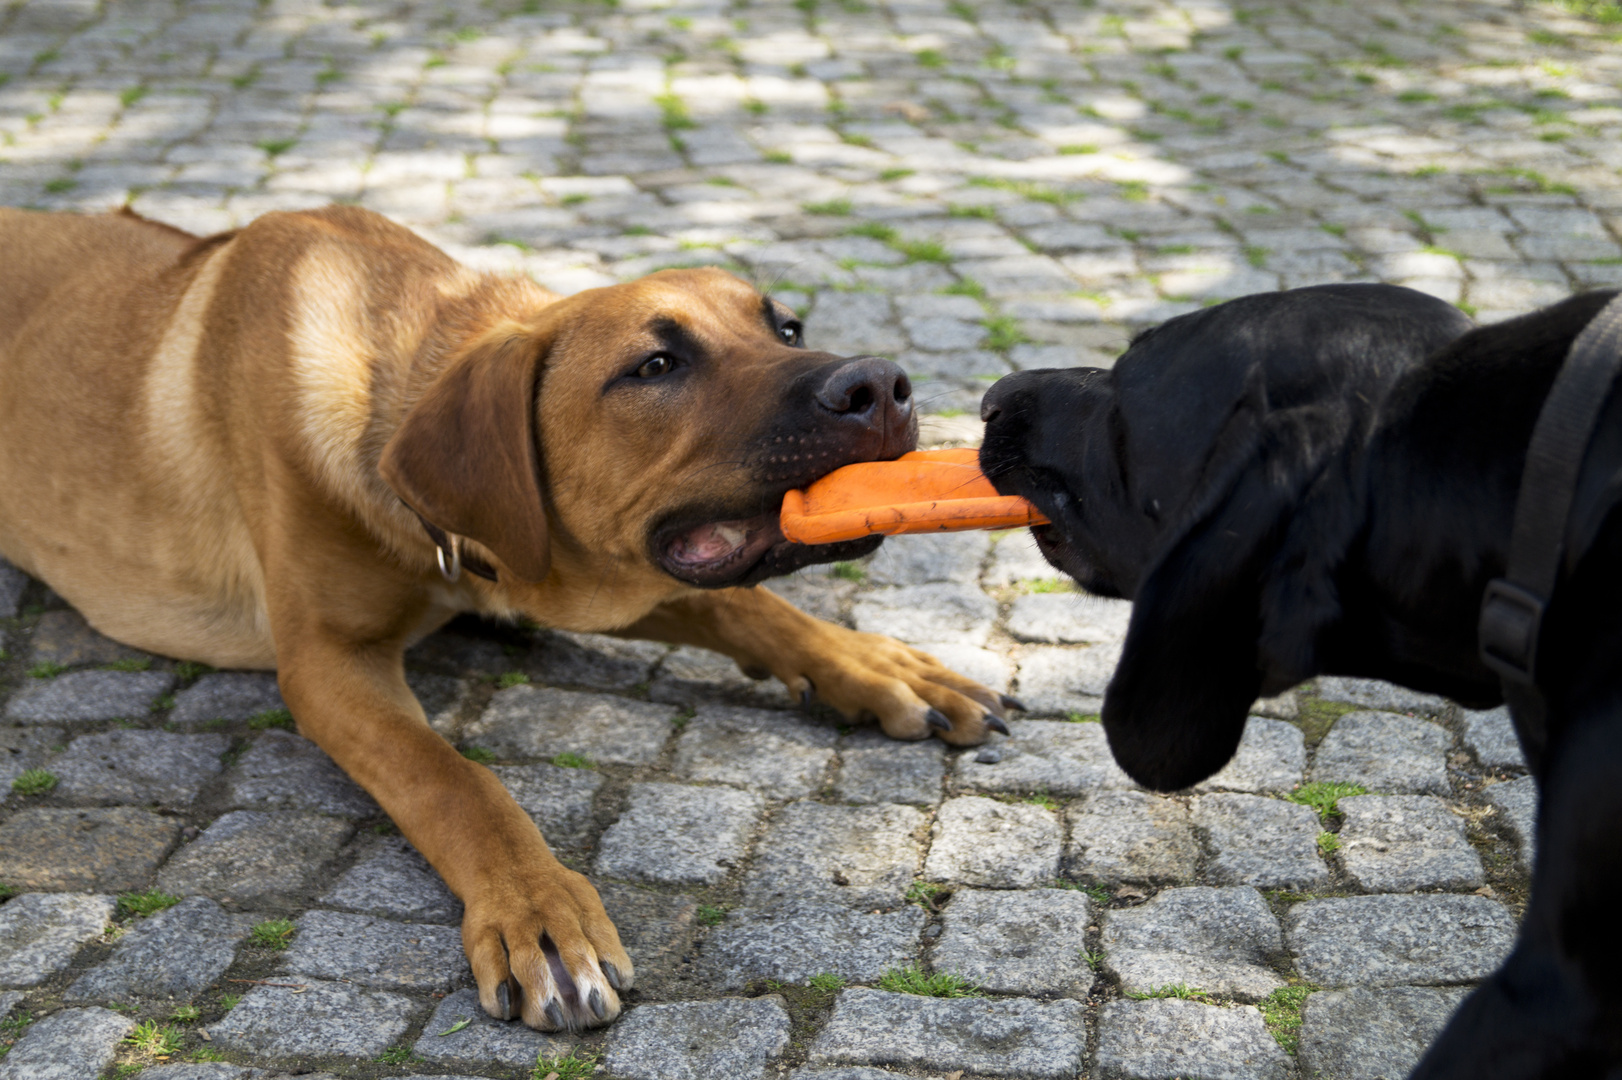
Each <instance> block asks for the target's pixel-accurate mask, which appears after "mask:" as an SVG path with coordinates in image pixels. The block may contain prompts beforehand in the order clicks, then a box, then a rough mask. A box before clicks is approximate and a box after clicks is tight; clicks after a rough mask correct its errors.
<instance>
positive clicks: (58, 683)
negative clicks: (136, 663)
mask: <svg viewBox="0 0 1622 1080" xmlns="http://www.w3.org/2000/svg"><path fill="white" fill-rule="evenodd" d="M174 684H175V677H174V676H173V675H171V674H170V673H169V672H167V671H70V672H68V673H67V674H66V675H58V676H57V677H56V678H54V679H44V680H40V681H37V682H36V684H35V685H33V686H28V687H25V688H24V689H23V690H22V691H21V692H20V693H18V694H16V695H14V696H13V697H12V699H11V700H10V701H8V702H7V703H6V716H7V718H8V719H11V720H22V721H24V722H28V723H42V722H43V723H72V722H75V721H84V720H118V719H120V718H128V719H135V718H140V717H144V716H146V715H147V713H148V712H149V711H151V706H152V704H153V702H155V701H157V699H158V697H159V696H160V695H162V694H166V693H168V692H169V690H170V688H171V687H173V686H174Z"/></svg>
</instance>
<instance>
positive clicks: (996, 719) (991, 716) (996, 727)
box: [986, 713, 1013, 735]
mask: <svg viewBox="0 0 1622 1080" xmlns="http://www.w3.org/2000/svg"><path fill="white" fill-rule="evenodd" d="M986 727H988V728H990V729H991V730H992V731H997V732H1001V733H1002V734H1004V735H1011V734H1013V733H1012V732H1010V731H1009V730H1008V725H1007V724H1005V723H1003V722H1002V717H1000V716H997V715H996V714H995V713H986Z"/></svg>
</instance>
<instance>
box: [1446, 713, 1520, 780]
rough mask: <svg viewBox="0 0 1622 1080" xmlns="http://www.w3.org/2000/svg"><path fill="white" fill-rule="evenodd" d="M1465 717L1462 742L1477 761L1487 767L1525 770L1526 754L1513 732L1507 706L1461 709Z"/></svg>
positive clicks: (1512, 723) (1512, 722)
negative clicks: (1479, 710)
mask: <svg viewBox="0 0 1622 1080" xmlns="http://www.w3.org/2000/svg"><path fill="white" fill-rule="evenodd" d="M1460 712H1461V713H1462V714H1463V716H1464V745H1465V747H1466V748H1468V749H1469V751H1470V752H1471V753H1472V754H1474V755H1475V756H1476V760H1477V761H1479V762H1481V764H1482V765H1483V766H1484V767H1486V768H1489V769H1524V768H1526V756H1525V755H1524V754H1522V753H1521V740H1520V739H1519V738H1517V737H1516V735H1515V722H1514V721H1513V720H1511V719H1510V717H1509V706H1508V705H1500V706H1498V708H1496V709H1488V710H1486V711H1485V712H1472V711H1471V710H1469V709H1461V710H1460Z"/></svg>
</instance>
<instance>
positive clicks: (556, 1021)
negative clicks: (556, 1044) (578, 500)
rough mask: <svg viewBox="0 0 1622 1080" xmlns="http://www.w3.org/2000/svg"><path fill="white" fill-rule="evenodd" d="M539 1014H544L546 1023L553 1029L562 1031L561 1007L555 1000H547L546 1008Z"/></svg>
mask: <svg viewBox="0 0 1622 1080" xmlns="http://www.w3.org/2000/svg"><path fill="white" fill-rule="evenodd" d="M541 1012H543V1013H545V1014H546V1020H547V1023H549V1024H551V1025H552V1027H553V1028H554V1029H560V1030H561V1029H562V1027H563V1006H562V1005H559V1004H558V999H557V998H547V999H546V1008H544V1009H542V1010H541Z"/></svg>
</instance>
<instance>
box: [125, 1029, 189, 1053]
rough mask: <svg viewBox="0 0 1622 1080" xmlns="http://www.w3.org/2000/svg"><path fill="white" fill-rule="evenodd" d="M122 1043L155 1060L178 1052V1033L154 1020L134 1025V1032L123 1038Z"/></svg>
mask: <svg viewBox="0 0 1622 1080" xmlns="http://www.w3.org/2000/svg"><path fill="white" fill-rule="evenodd" d="M124 1041H125V1042H126V1043H128V1044H129V1045H131V1046H133V1047H135V1049H137V1050H139V1051H141V1052H142V1053H144V1054H150V1055H152V1056H153V1057H155V1058H166V1057H170V1056H172V1055H174V1054H178V1053H179V1052H180V1032H178V1031H176V1030H175V1029H174V1028H172V1027H169V1026H167V1025H165V1024H160V1023H158V1022H157V1021H156V1020H146V1021H143V1022H142V1023H139V1024H136V1025H135V1030H134V1031H131V1032H130V1033H129V1034H128V1035H126V1036H124Z"/></svg>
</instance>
